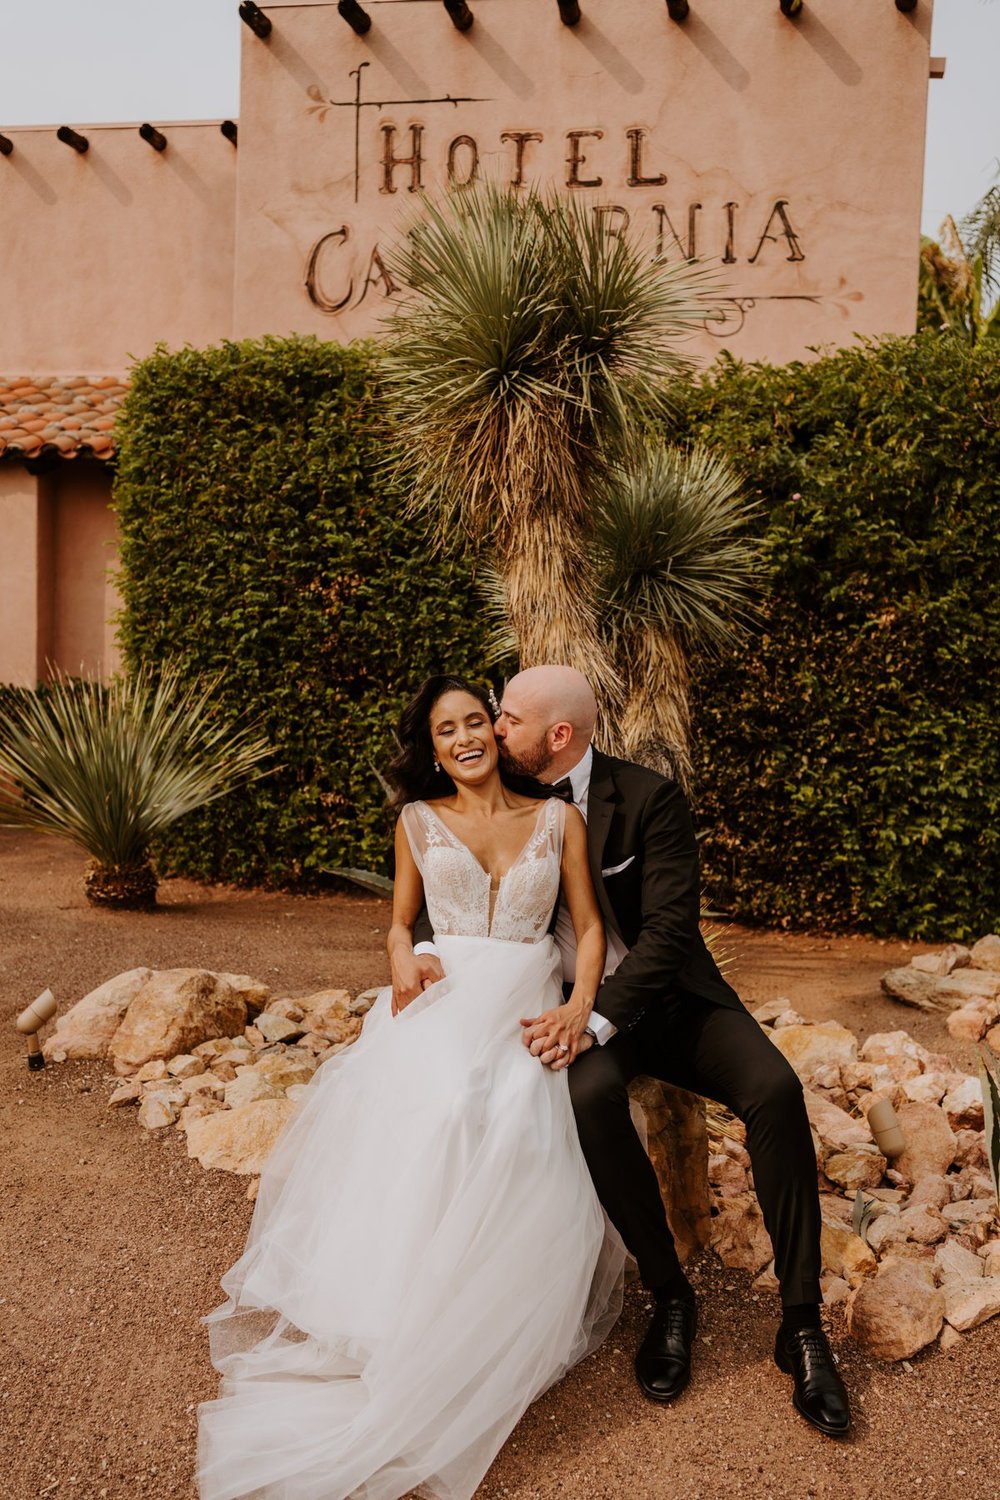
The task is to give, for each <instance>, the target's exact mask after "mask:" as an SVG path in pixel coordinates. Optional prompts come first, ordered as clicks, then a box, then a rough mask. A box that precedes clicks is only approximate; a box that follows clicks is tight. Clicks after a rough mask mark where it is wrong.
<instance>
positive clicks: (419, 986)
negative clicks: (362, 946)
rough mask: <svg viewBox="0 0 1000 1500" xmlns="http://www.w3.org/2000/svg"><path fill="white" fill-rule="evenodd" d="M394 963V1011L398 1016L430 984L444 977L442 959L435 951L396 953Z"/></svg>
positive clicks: (393, 957)
mask: <svg viewBox="0 0 1000 1500" xmlns="http://www.w3.org/2000/svg"><path fill="white" fill-rule="evenodd" d="M391 965H392V1013H393V1015H394V1016H398V1015H399V1013H400V1011H401V1010H405V1009H406V1007H407V1006H408V1005H409V1004H410V1001H411V1000H415V999H416V998H417V996H418V995H422V994H423V992H424V990H426V989H427V988H428V987H429V986H430V985H432V984H437V982H438V980H439V979H443V978H444V969H443V968H442V967H441V960H440V959H439V958H438V957H437V955H436V954H435V953H405V954H402V953H396V954H393V956H392V959H391Z"/></svg>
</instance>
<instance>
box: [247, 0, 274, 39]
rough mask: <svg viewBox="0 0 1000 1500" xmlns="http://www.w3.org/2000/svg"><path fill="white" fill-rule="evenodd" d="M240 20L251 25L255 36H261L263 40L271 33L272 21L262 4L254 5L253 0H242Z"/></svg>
mask: <svg viewBox="0 0 1000 1500" xmlns="http://www.w3.org/2000/svg"><path fill="white" fill-rule="evenodd" d="M240 20H241V21H242V22H243V23H244V25H246V26H249V27H250V30H251V31H252V32H253V34H254V36H259V37H260V39H261V41H264V40H265V38H267V37H269V36H270V35H271V22H270V21H269V20H268V18H267V16H265V14H264V12H263V11H262V10H261V8H260V6H259V5H254V3H253V0H242V4H241V5H240Z"/></svg>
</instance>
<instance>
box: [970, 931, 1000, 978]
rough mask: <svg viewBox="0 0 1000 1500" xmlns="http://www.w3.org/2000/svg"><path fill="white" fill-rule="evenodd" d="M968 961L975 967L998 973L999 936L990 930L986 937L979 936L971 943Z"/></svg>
mask: <svg viewBox="0 0 1000 1500" xmlns="http://www.w3.org/2000/svg"><path fill="white" fill-rule="evenodd" d="M969 962H970V963H971V964H972V966H973V968H975V969H986V970H992V971H993V973H995V974H996V973H1000V937H998V936H997V934H996V933H995V932H991V933H989V934H988V935H987V936H986V937H981V938H980V939H979V942H978V943H973V945H972V953H971V954H970V957H969Z"/></svg>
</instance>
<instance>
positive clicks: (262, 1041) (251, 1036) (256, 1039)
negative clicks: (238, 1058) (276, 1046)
mask: <svg viewBox="0 0 1000 1500" xmlns="http://www.w3.org/2000/svg"><path fill="white" fill-rule="evenodd" d="M243 1037H244V1040H245V1041H246V1043H247V1046H248V1047H251V1048H252V1049H253V1051H254V1052H259V1051H260V1049H261V1047H266V1046H267V1039H266V1037H265V1036H264V1033H263V1032H262V1031H258V1029H257V1027H256V1025H250V1026H246V1027H244V1029H243Z"/></svg>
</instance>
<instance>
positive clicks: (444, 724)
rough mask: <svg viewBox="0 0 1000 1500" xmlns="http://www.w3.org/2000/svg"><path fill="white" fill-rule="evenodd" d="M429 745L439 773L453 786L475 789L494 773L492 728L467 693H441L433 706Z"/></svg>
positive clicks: (494, 750)
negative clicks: (446, 777) (445, 774)
mask: <svg viewBox="0 0 1000 1500" xmlns="http://www.w3.org/2000/svg"><path fill="white" fill-rule="evenodd" d="M431 743H432V745H433V747H434V754H435V756H436V757H437V760H438V763H439V765H440V767H441V769H442V771H446V772H447V774H448V775H449V776H450V777H451V779H452V780H453V781H454V782H455V783H456V785H459V786H461V785H466V786H476V785H478V784H479V783H480V782H483V781H487V780H488V779H489V777H490V776H491V775H492V774H493V772H494V770H495V769H496V764H497V745H496V740H495V738H494V736H493V725H492V724H491V723H490V720H489V717H488V716H487V714H486V713H485V712H484V711H483V706H482V704H481V703H479V702H477V700H476V699H475V698H473V697H472V695H471V694H470V693H459V692H451V693H445V694H444V696H443V697H442V698H441V699H440V700H439V701H438V702H437V703H436V704H435V706H434V719H433V723H432V724H431Z"/></svg>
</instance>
